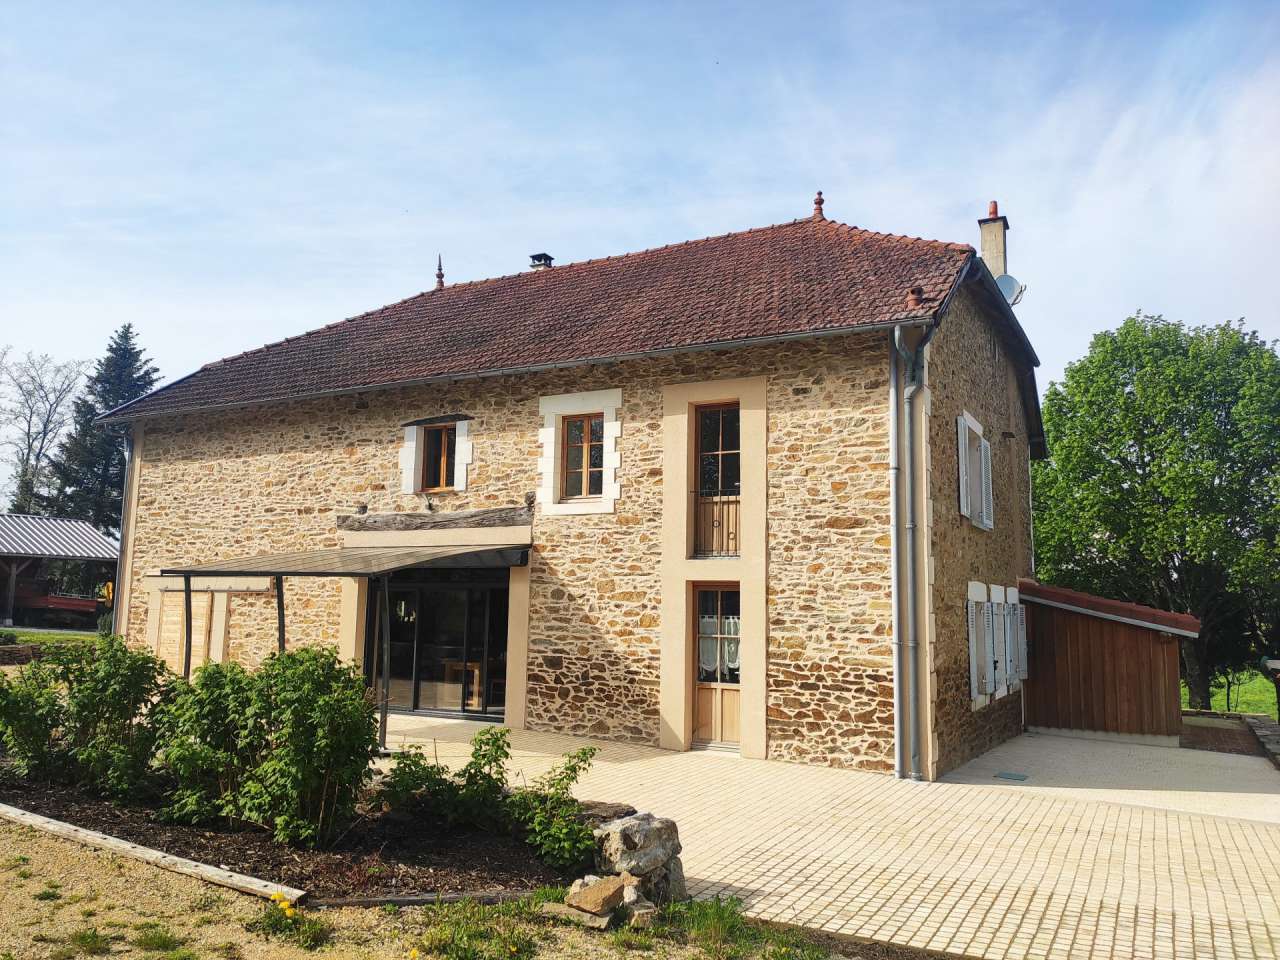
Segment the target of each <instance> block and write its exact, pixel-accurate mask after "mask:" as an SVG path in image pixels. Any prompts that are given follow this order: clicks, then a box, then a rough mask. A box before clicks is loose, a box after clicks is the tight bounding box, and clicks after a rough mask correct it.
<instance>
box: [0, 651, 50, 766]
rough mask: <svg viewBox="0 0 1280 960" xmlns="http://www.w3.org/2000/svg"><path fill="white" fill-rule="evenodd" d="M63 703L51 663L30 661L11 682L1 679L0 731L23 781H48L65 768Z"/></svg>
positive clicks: (7, 751)
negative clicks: (62, 739)
mask: <svg viewBox="0 0 1280 960" xmlns="http://www.w3.org/2000/svg"><path fill="white" fill-rule="evenodd" d="M65 722H66V701H65V698H64V697H63V696H62V691H61V689H60V686H59V680H58V673H57V670H56V669H55V667H54V665H53V664H52V663H46V662H45V661H42V660H33V661H32V662H31V663H28V664H27V665H26V666H24V667H23V668H22V669H21V670H20V671H19V672H18V675H17V676H16V677H14V678H12V679H10V678H9V677H6V676H4V675H0V731H2V734H0V735H2V737H3V740H4V747H5V752H6V753H8V754H9V756H11V757H12V758H13V764H14V767H15V768H16V769H17V771H18V773H20V774H22V775H23V776H24V777H50V776H53V775H54V774H55V773H57V772H59V771H61V770H63V769H64V768H65V762H64V761H65V759H66V750H65V747H64V744H63V743H62V741H61V739H60V737H59V734H60V732H61V730H62V727H63V724H64V723H65Z"/></svg>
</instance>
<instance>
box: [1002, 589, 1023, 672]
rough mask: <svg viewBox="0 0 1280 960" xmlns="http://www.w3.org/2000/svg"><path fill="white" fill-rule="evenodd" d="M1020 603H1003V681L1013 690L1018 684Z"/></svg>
mask: <svg viewBox="0 0 1280 960" xmlns="http://www.w3.org/2000/svg"><path fill="white" fill-rule="evenodd" d="M1019 606H1021V604H1017V603H1006V604H1005V605H1004V663H1005V683H1006V684H1008V686H1009V689H1010V690H1013V689H1015V688H1016V687H1017V686H1018V676H1019V673H1020V670H1021V668H1020V667H1019V665H1018V607H1019Z"/></svg>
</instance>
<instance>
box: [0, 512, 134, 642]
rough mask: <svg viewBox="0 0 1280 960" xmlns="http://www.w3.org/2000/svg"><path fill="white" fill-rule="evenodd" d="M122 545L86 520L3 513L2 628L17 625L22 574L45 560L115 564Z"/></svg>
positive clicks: (0, 555)
mask: <svg viewBox="0 0 1280 960" xmlns="http://www.w3.org/2000/svg"><path fill="white" fill-rule="evenodd" d="M119 556H120V544H119V543H118V542H117V541H116V540H115V538H113V537H111V536H108V535H107V534H105V533H103V532H102V531H101V530H99V529H98V528H97V527H95V526H94V525H93V524H91V523H89V522H88V521H86V520H68V519H65V518H62V517H38V516H31V515H28V514H23V513H0V565H3V566H4V568H5V573H6V574H7V576H6V577H5V580H6V589H5V592H4V610H3V615H2V616H0V625H3V626H6V627H10V626H13V611H14V598H15V596H16V595H17V590H18V574H20V573H22V572H23V571H24V570H27V569H29V568H30V567H32V566H33V565H35V564H38V563H40V562H42V561H45V560H71V561H81V562H94V563H115V562H116V560H117V559H118V557H119Z"/></svg>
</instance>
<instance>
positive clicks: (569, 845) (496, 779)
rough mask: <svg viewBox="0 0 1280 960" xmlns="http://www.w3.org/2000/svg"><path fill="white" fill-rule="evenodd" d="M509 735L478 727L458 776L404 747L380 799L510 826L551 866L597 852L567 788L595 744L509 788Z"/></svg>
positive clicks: (477, 823) (575, 863)
mask: <svg viewBox="0 0 1280 960" xmlns="http://www.w3.org/2000/svg"><path fill="white" fill-rule="evenodd" d="M510 736H511V735H510V732H509V731H507V730H506V729H504V728H503V727H484V728H482V729H481V730H480V731H479V732H478V733H477V734H476V735H475V736H474V737H473V738H472V739H471V759H470V760H469V761H468V762H467V764H466V766H464V767H463V768H462V769H461V770H459V771H458V772H457V773H456V774H453V773H451V772H450V771H449V770H448V768H446V767H444V766H442V765H440V764H438V763H433V762H432V761H430V760H428V759H427V758H426V756H425V755H424V754H423V752H422V751H421V750H419V749H417V748H410V749H407V750H403V751H401V752H400V753H397V754H396V755H395V756H394V757H392V759H391V769H390V772H389V773H388V774H387V776H386V778H385V779H384V780H383V783H382V786H381V789H380V791H379V796H380V797H381V799H382V800H383V801H384V802H386V803H387V804H389V805H390V806H392V807H412V808H413V809H414V810H415V811H417V812H420V813H427V814H433V815H435V816H438V817H442V818H444V819H446V820H448V821H449V822H450V823H454V824H465V825H467V826H471V827H476V828H478V829H481V830H513V831H514V832H516V833H518V834H519V835H520V836H522V837H523V838H524V840H525V841H526V842H527V843H528V844H529V845H530V846H531V847H533V849H534V851H535V852H536V853H537V854H538V856H539V857H540V858H542V859H543V860H544V861H545V862H546V863H548V864H550V865H551V866H553V867H555V868H557V869H560V870H571V869H574V868H577V867H580V866H582V865H583V864H585V863H586V862H588V861H589V860H590V858H591V855H592V853H593V852H594V850H595V839H594V837H593V836H592V833H591V828H590V827H589V826H588V825H587V824H586V823H584V822H583V819H582V817H581V811H582V807H581V805H580V804H579V803H578V801H577V800H575V799H574V798H573V793H572V790H573V786H574V784H576V783H577V782H578V780H579V779H581V777H582V775H583V774H584V773H585V772H586V771H587V768H588V767H590V766H591V760H592V758H593V757H594V756H595V754H596V750H595V747H583V748H582V749H581V750H575V751H573V752H572V753H568V754H565V756H564V758H563V759H562V760H561V762H560V763H559V764H558V765H557V766H555V767H553V768H552V769H551V770H550V771H549V772H548V773H546V774H545V775H543V776H542V777H540V778H539V779H538V780H536V781H535V782H534V783H533V785H532V786H530V787H526V788H523V789H519V790H511V791H508V790H507V785H506V783H507V760H508V759H510V757H511V740H510Z"/></svg>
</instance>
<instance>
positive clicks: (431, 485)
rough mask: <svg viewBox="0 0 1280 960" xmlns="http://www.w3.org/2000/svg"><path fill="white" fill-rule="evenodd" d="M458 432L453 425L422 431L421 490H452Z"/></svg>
mask: <svg viewBox="0 0 1280 960" xmlns="http://www.w3.org/2000/svg"><path fill="white" fill-rule="evenodd" d="M457 444H458V431H457V428H456V427H455V426H454V425H453V424H442V425H440V426H432V427H425V428H424V429H423V454H422V467H423V476H422V489H423V490H451V489H453V477H454V463H455V459H456V455H457Z"/></svg>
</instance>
